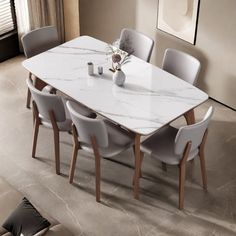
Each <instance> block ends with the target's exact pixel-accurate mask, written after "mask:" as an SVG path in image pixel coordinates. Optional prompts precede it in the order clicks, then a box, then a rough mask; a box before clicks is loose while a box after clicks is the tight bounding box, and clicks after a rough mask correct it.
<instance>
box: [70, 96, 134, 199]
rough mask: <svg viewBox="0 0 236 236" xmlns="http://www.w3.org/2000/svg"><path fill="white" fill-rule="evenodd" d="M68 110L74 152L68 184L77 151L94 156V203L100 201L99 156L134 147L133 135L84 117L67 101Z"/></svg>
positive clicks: (113, 154)
mask: <svg viewBox="0 0 236 236" xmlns="http://www.w3.org/2000/svg"><path fill="white" fill-rule="evenodd" d="M66 104H67V107H68V110H69V111H70V114H71V118H72V122H73V125H72V131H73V137H74V148H73V149H74V150H73V156H72V160H71V167H70V176H69V181H70V183H72V182H73V178H74V172H75V165H76V159H77V154H78V150H79V149H84V150H85V151H88V152H90V153H93V154H94V157H95V178H96V201H97V202H99V201H100V179H101V173H100V161H101V156H103V157H112V156H115V155H117V154H119V153H121V152H123V151H125V150H126V149H128V148H129V147H130V146H132V145H134V135H133V134H131V133H130V132H128V131H126V130H124V129H122V128H120V127H119V126H116V125H114V124H112V123H110V122H108V121H105V120H101V119H91V118H88V117H85V116H83V115H81V114H79V113H78V112H76V111H75V109H74V103H73V102H71V101H68V102H67V103H66Z"/></svg>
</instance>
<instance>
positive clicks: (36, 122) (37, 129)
mask: <svg viewBox="0 0 236 236" xmlns="http://www.w3.org/2000/svg"><path fill="white" fill-rule="evenodd" d="M39 124H40V123H39V120H38V119H35V121H34V134H33V147H32V157H33V158H35V153H36V146H37V140H38V133H39Z"/></svg>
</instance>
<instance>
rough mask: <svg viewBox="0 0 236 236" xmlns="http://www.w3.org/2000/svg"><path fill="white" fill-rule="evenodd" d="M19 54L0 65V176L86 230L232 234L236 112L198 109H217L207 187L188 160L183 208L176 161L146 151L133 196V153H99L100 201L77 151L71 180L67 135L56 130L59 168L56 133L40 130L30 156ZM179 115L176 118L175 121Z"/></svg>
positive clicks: (89, 233)
mask: <svg viewBox="0 0 236 236" xmlns="http://www.w3.org/2000/svg"><path fill="white" fill-rule="evenodd" d="M22 60H23V57H17V58H14V59H11V60H9V61H6V62H4V63H1V64H0V107H1V116H0V132H1V133H0V163H1V164H0V176H2V177H4V178H5V179H6V180H7V181H8V182H10V183H11V184H12V185H13V186H15V187H16V188H17V189H19V190H20V191H21V192H23V193H24V194H25V195H26V196H27V197H28V198H29V199H30V200H31V201H32V202H33V203H34V204H37V205H38V206H40V207H41V208H43V209H45V210H46V211H48V212H49V213H50V214H51V215H52V216H53V217H54V218H56V219H57V220H59V221H60V222H62V223H63V224H64V225H65V226H67V227H68V228H70V229H71V231H72V232H74V233H75V235H84V236H95V235H96V236H101V235H106V236H109V235H112V236H115V235H117V236H120V235H122V236H124V235H125V236H126V235H128V236H136V235H139V236H154V235H161V236H164V235H181V236H184V235H224V236H225V235H235V234H236V171H235V166H236V112H234V111H232V110H230V109H228V108H226V107H224V106H222V105H220V104H218V103H215V102H213V101H208V102H207V103H205V104H203V105H202V106H201V107H199V108H197V109H196V116H197V119H200V118H201V117H202V116H203V115H204V112H205V111H206V110H207V108H208V107H209V106H210V105H214V106H215V108H216V110H215V114H214V117H213V120H212V123H211V126H210V134H209V138H208V142H207V146H206V164H207V173H208V184H209V189H208V192H204V191H203V190H202V188H201V178H200V169H199V162H198V160H196V161H195V164H194V165H191V164H189V166H188V175H187V182H186V195H185V196H186V199H185V210H184V211H179V210H178V209H177V204H178V168H177V167H168V171H167V173H165V172H163V171H162V169H161V165H160V163H159V162H157V161H155V160H152V159H151V158H149V157H147V156H146V157H145V159H144V165H143V175H144V177H143V178H142V179H141V182H140V185H141V194H140V200H139V201H137V200H134V199H133V193H132V185H131V179H132V174H133V168H132V167H133V161H134V157H133V153H132V150H128V151H127V152H126V153H124V154H122V155H119V156H117V157H116V158H113V159H111V160H105V159H103V160H102V203H101V204H98V203H96V202H95V197H94V189H95V188H94V160H93V158H92V157H91V156H87V154H86V153H83V152H80V153H79V157H78V161H77V169H76V176H75V184H74V185H70V184H69V183H68V172H69V163H70V159H71V154H72V139H71V136H70V135H68V134H67V133H65V134H63V135H62V136H61V172H62V174H61V175H60V176H57V175H56V174H55V171H54V164H53V163H54V162H53V136H52V133H51V132H50V130H47V129H43V128H42V129H41V130H40V133H39V140H38V149H37V159H32V158H31V155H30V154H31V142H32V115H31V111H30V110H28V109H26V108H25V101H26V100H25V97H26V85H25V79H26V77H27V72H26V71H25V70H24V69H23V68H22V66H21V61H22ZM182 123H184V120H183V119H179V120H178V121H177V122H175V125H176V126H179V125H181V124H182Z"/></svg>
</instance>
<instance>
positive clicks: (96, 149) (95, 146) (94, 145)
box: [69, 124, 101, 202]
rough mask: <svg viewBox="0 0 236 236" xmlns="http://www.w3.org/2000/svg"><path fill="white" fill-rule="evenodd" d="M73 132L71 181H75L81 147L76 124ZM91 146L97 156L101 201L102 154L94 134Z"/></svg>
mask: <svg viewBox="0 0 236 236" xmlns="http://www.w3.org/2000/svg"><path fill="white" fill-rule="evenodd" d="M72 133H73V140H74V145H73V154H72V159H71V165H70V175H69V182H70V183H73V179H74V173H75V165H76V160H77V156H78V150H79V149H81V145H80V142H79V137H78V132H77V129H76V127H75V125H74V124H72ZM90 141H91V146H92V149H93V153H94V157H95V182H96V201H97V202H100V195H101V155H100V153H99V147H98V144H97V139H96V137H95V136H94V135H91V136H90Z"/></svg>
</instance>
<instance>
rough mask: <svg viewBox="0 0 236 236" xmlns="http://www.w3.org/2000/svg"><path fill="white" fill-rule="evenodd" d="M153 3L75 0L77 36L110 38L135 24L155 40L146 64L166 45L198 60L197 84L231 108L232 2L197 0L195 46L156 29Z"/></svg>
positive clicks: (235, 74)
mask: <svg viewBox="0 0 236 236" xmlns="http://www.w3.org/2000/svg"><path fill="white" fill-rule="evenodd" d="M157 2H158V1H157V0H119V1H116V0H80V26H81V34H82V35H84V34H87V35H91V36H94V37H97V38H100V39H102V40H105V41H107V42H112V40H114V39H116V38H118V37H119V33H120V30H121V28H122V27H131V28H135V29H137V30H139V31H142V32H143V33H145V34H147V35H149V36H150V37H152V38H153V39H154V40H155V48H154V51H153V56H152V60H151V63H153V64H156V65H161V61H162V58H163V54H164V50H165V49H166V48H168V47H173V48H177V49H180V50H183V51H185V52H188V53H190V54H192V55H193V56H196V57H197V58H199V60H200V61H201V63H202V70H201V73H200V78H199V82H198V85H197V86H198V87H199V88H201V89H203V90H204V91H206V92H207V93H208V94H209V95H210V96H211V97H213V98H215V99H216V100H218V101H220V102H222V103H225V104H227V105H228V106H231V107H233V108H234V109H236V18H235V9H236V1H235V0H224V1H222V0H201V1H200V11H199V21H198V29H197V39H196V45H195V46H194V45H191V44H189V43H187V42H185V41H183V40H180V39H178V38H175V37H174V36H171V35H169V34H167V33H164V32H161V31H160V30H157V29H156V18H157Z"/></svg>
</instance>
